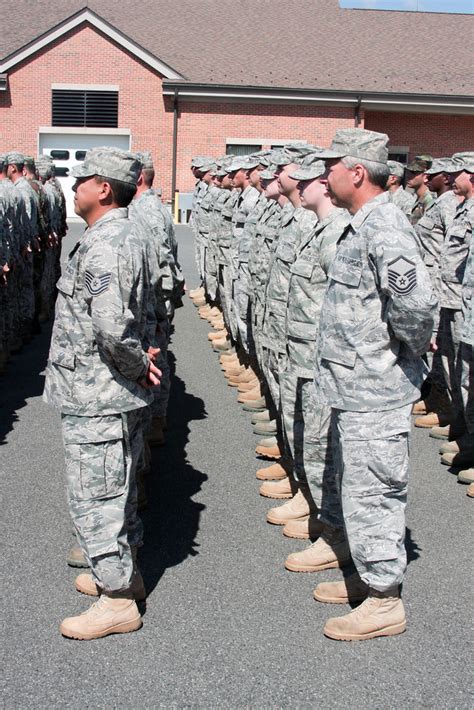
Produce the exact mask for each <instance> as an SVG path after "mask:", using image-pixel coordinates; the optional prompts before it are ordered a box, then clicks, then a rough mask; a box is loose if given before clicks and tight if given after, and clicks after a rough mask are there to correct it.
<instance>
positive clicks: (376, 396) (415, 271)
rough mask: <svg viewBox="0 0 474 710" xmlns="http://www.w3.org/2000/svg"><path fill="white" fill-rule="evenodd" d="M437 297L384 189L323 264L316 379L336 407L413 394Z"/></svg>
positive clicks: (369, 406) (371, 407)
mask: <svg viewBox="0 0 474 710" xmlns="http://www.w3.org/2000/svg"><path fill="white" fill-rule="evenodd" d="M436 307H437V301H436V298H435V296H434V293H433V290H432V287H431V283H430V278H429V275H428V271H427V269H426V267H425V265H424V263H423V260H422V258H421V256H420V253H419V249H418V245H417V241H416V235H415V232H414V230H413V228H412V227H411V226H410V224H409V222H408V220H407V218H406V217H405V215H404V214H403V213H402V212H401V211H400V210H399V209H398V208H397V207H395V205H393V204H391V202H390V198H389V197H388V195H387V194H386V193H383V194H381V195H378V196H377V197H375V198H374V199H372V200H370V201H369V202H367V203H366V204H365V205H364V206H363V207H361V209H359V210H358V212H357V213H356V214H355V215H353V217H352V219H351V222H350V224H349V226H348V227H347V229H346V230H345V232H344V233H343V235H342V237H341V238H340V240H339V242H338V245H337V251H336V256H335V258H334V260H333V262H332V264H331V267H330V270H329V282H328V288H327V291H326V295H325V298H324V301H323V305H322V310H321V321H320V325H319V337H318V345H317V357H316V375H315V379H316V381H317V382H319V385H320V387H321V391H322V393H323V396H325V397H326V399H327V401H328V403H329V404H330V405H331V406H332V407H334V408H337V409H344V410H352V411H359V412H368V411H383V410H387V409H395V408H397V407H402V406H403V405H404V404H408V403H410V402H413V401H415V400H416V399H417V398H418V396H419V387H420V386H421V382H422V380H423V375H424V365H423V360H422V358H421V354H422V353H424V352H425V351H426V350H427V349H428V347H429V344H430V338H431V333H432V329H433V322H434V316H435V313H436Z"/></svg>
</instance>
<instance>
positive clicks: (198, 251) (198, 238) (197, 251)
mask: <svg viewBox="0 0 474 710" xmlns="http://www.w3.org/2000/svg"><path fill="white" fill-rule="evenodd" d="M203 249H204V244H203V239H202V235H201V234H200V233H199V232H198V231H197V230H196V232H195V233H194V259H195V261H196V269H197V272H198V274H199V279H200V282H201V283H203V279H204V272H203V271H202V266H203V260H204V256H203V254H202V251H203Z"/></svg>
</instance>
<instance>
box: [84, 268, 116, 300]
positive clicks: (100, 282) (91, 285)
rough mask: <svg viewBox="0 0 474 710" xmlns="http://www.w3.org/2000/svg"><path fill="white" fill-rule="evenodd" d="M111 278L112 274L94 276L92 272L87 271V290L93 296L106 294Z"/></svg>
mask: <svg viewBox="0 0 474 710" xmlns="http://www.w3.org/2000/svg"><path fill="white" fill-rule="evenodd" d="M111 278H112V274H111V273H108V274H101V275H100V276H94V274H91V272H90V271H86V273H85V275H84V280H85V284H86V288H87V290H88V291H89V293H90V295H91V296H98V295H99V294H101V293H104V291H107V289H108V288H109V284H110V279H111Z"/></svg>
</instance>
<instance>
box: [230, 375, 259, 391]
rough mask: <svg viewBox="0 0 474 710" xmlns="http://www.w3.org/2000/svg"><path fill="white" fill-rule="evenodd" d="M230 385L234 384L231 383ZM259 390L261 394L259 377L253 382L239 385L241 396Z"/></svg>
mask: <svg viewBox="0 0 474 710" xmlns="http://www.w3.org/2000/svg"><path fill="white" fill-rule="evenodd" d="M229 384H232V383H231V382H229ZM257 388H258V391H259V392H260V394H261V392H262V391H261V389H260V381H259V380H258V378H257V377H254V378H253V380H249V382H240V383H239V384H238V385H237V391H238V392H239V393H241V394H244V393H245V392H250V391H253V390H256V389H257Z"/></svg>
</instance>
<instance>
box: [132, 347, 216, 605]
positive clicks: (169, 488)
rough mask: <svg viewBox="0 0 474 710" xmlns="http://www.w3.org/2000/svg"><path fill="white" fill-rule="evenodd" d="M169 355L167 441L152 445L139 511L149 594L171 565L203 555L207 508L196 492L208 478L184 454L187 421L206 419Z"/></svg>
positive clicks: (143, 568)
mask: <svg viewBox="0 0 474 710" xmlns="http://www.w3.org/2000/svg"><path fill="white" fill-rule="evenodd" d="M168 354H169V360H170V368H171V377H172V380H171V397H170V402H169V409H168V431H167V432H166V444H165V446H163V447H161V448H155V449H152V451H153V457H152V472H151V474H150V475H149V476H148V477H147V479H146V489H147V498H148V507H147V509H146V510H145V511H144V512H143V513H142V514H141V517H142V520H143V525H144V540H145V545H144V547H143V548H142V549H141V550H140V555H139V565H140V571H141V572H142V575H143V578H144V580H145V586H146V589H147V593H148V594H150V593H151V592H152V590H153V589H154V588H155V587H156V585H157V584H158V582H159V581H160V579H161V577H162V576H163V574H164V572H165V570H166V569H167V568H168V567H174V566H176V565H178V564H180V563H181V562H183V561H184V560H185V559H186V558H187V557H189V556H195V555H198V554H199V550H198V547H199V545H198V543H197V542H196V536H197V532H198V530H199V518H200V515H201V512H202V511H203V510H204V509H205V506H204V505H202V504H201V503H196V502H195V501H193V500H192V496H194V495H195V494H196V493H198V492H199V491H200V490H201V486H202V484H203V483H204V482H205V481H207V476H206V474H204V473H202V472H201V471H197V470H196V469H195V468H193V466H192V465H191V464H190V463H189V462H188V461H187V457H186V445H187V443H188V439H189V422H191V421H193V420H195V419H204V418H205V417H206V411H205V408H204V402H203V400H202V399H200V398H199V397H194V395H192V394H190V393H188V392H186V386H185V383H184V382H183V380H181V379H180V378H179V377H177V376H176V374H175V358H174V355H173V353H172V352H171V351H169V353H168Z"/></svg>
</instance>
